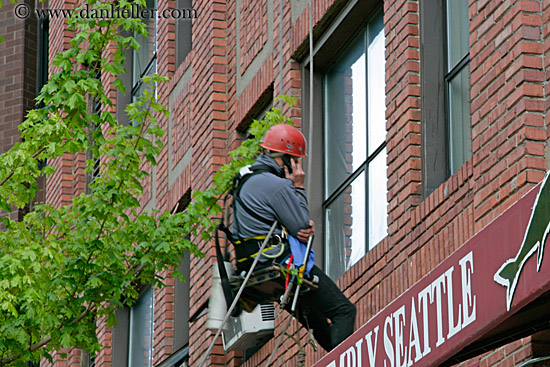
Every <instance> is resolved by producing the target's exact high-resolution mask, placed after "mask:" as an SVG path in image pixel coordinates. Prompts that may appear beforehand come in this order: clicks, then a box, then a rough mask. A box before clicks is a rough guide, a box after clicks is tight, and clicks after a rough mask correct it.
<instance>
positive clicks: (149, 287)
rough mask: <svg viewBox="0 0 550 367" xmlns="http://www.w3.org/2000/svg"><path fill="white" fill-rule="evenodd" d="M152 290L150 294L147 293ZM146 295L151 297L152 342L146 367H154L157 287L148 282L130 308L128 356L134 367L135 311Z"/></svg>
mask: <svg viewBox="0 0 550 367" xmlns="http://www.w3.org/2000/svg"><path fill="white" fill-rule="evenodd" d="M149 292H150V295H148V294H147V293H149ZM144 297H151V311H150V312H151V326H150V331H151V335H150V343H151V349H150V355H149V364H148V365H147V366H145V367H153V357H154V350H153V349H154V347H153V345H154V344H153V343H154V330H155V289H154V288H153V286H152V285H150V284H148V285H146V286H145V287H143V289H142V290H141V292H140V295H139V297H138V298H137V299H136V301H135V302H134V304H133V305H132V307H130V308H129V310H128V358H127V364H128V367H134V366H135V364H132V362H133V361H132V335H133V334H134V323H133V318H134V316H133V315H134V312H135V306H136V304H138V302H140V301H141V300H143V298H144Z"/></svg>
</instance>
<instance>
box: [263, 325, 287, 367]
mask: <svg viewBox="0 0 550 367" xmlns="http://www.w3.org/2000/svg"><path fill="white" fill-rule="evenodd" d="M290 321H292V315H290V316H289V317H288V320H287V323H286V326H285V328H284V330H283V332H282V333H281V334H280V335H279V337H278V338H277V342H276V343H275V348H273V351H272V352H271V354H270V356H269V359H268V360H267V363H266V364H265V367H269V366H270V365H271V360H272V359H273V356H275V353H276V352H277V350H278V349H279V347H280V346H281V340H283V336H285V335H286V331H287V330H288V328H289V327H290Z"/></svg>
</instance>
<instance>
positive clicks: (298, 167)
mask: <svg viewBox="0 0 550 367" xmlns="http://www.w3.org/2000/svg"><path fill="white" fill-rule="evenodd" d="M290 165H291V166H292V173H290V172H288V168H287V166H283V167H284V170H285V177H286V178H287V179H289V180H290V181H292V184H293V185H294V187H296V188H298V189H303V188H304V181H305V179H306V173H305V172H304V170H303V168H302V160H301V159H298V160H297V161H295V160H294V159H291V160H290Z"/></svg>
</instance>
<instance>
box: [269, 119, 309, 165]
mask: <svg viewBox="0 0 550 367" xmlns="http://www.w3.org/2000/svg"><path fill="white" fill-rule="evenodd" d="M260 146H261V147H262V148H265V149H268V150H271V151H274V152H281V153H286V154H290V155H292V156H294V157H306V156H307V154H306V138H304V135H303V134H302V132H301V131H300V130H298V129H297V128H295V127H294V126H290V125H287V124H278V125H274V126H272V127H271V128H270V129H269V130H268V131H267V132H266V133H265V135H264V137H263V139H262V143H261V144H260Z"/></svg>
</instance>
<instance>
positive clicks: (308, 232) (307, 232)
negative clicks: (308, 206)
mask: <svg viewBox="0 0 550 367" xmlns="http://www.w3.org/2000/svg"><path fill="white" fill-rule="evenodd" d="M314 233H315V223H313V221H312V220H310V221H309V228H305V229H300V231H299V232H298V240H300V242H304V243H307V240H308V239H309V237H310V236H313V234H314Z"/></svg>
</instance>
